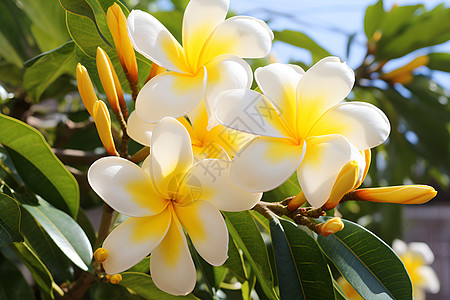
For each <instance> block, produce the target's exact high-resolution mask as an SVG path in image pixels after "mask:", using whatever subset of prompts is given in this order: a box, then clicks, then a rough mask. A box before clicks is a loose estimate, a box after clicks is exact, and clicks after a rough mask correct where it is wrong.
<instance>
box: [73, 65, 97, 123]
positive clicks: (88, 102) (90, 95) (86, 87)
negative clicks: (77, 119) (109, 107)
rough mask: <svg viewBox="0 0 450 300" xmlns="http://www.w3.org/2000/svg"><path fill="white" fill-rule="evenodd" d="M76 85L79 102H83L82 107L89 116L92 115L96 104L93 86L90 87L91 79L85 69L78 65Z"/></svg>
mask: <svg viewBox="0 0 450 300" xmlns="http://www.w3.org/2000/svg"><path fill="white" fill-rule="evenodd" d="M77 84H78V91H79V92H80V96H81V100H83V103H84V106H86V109H87V111H88V112H89V114H90V115H91V116H94V115H93V107H94V104H95V102H97V100H98V99H97V95H96V94H95V90H94V86H93V85H92V82H91V78H90V77H89V73H88V71H87V70H86V68H85V67H84V66H83V65H81V64H78V65H77Z"/></svg>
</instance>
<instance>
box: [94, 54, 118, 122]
mask: <svg viewBox="0 0 450 300" xmlns="http://www.w3.org/2000/svg"><path fill="white" fill-rule="evenodd" d="M97 70H98V75H99V76H100V81H101V82H102V85H103V89H104V90H105V93H106V97H108V101H109V104H110V105H111V108H112V110H113V111H114V113H115V114H116V115H117V114H119V112H120V106H119V98H118V93H117V88H116V84H118V85H119V86H118V88H119V89H120V92H121V93H122V88H121V87H120V82H119V79H116V78H117V75H116V72H115V71H114V68H113V67H112V64H111V62H110V60H109V57H108V55H107V54H106V52H105V51H104V50H103V49H102V48H100V47H98V48H97ZM114 77H116V78H114ZM115 79H116V80H115ZM116 81H117V82H116ZM122 97H123V96H122Z"/></svg>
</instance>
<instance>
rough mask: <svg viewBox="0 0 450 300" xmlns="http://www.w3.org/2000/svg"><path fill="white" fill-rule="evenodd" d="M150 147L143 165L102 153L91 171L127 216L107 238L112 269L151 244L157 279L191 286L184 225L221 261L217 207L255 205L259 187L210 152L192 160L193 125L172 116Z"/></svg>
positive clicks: (165, 284)
mask: <svg viewBox="0 0 450 300" xmlns="http://www.w3.org/2000/svg"><path fill="white" fill-rule="evenodd" d="M150 149H151V153H150V156H149V157H148V158H147V159H146V160H145V161H144V163H143V165H142V167H139V166H137V165H135V164H133V163H132V162H130V161H128V160H125V159H123V158H119V157H107V158H102V159H99V160H97V161H96V162H95V163H94V164H93V165H92V166H91V167H90V169H89V171H88V180H89V183H90V185H91V186H92V188H93V190H94V191H95V192H96V193H97V194H98V195H100V197H101V198H102V199H103V200H104V201H105V202H106V203H108V204H109V205H110V206H111V207H112V208H114V209H115V210H117V211H118V212H120V213H122V214H124V215H127V216H129V218H128V219H127V220H126V221H124V222H123V223H121V224H120V225H119V226H118V227H117V228H115V229H114V230H113V231H112V232H111V233H110V234H109V236H108V237H107V238H106V240H105V241H104V243H103V248H104V249H106V250H108V252H109V255H108V258H107V259H106V260H105V261H104V262H103V266H104V269H105V271H106V272H107V274H117V273H120V272H122V271H125V270H127V269H128V268H130V267H132V266H134V265H135V264H137V263H138V262H140V261H141V260H142V259H143V258H145V257H146V256H147V255H148V254H149V253H150V252H151V257H150V272H151V275H152V279H153V281H154V282H155V284H156V285H157V286H158V287H159V288H160V289H161V290H163V291H165V292H168V293H171V294H174V295H185V294H188V293H190V292H191V291H192V290H193V288H194V286H195V282H196V272H195V267H194V263H193V261H192V258H191V255H190V253H189V249H188V244H187V240H186V237H185V235H184V231H186V232H187V234H188V235H189V237H190V239H191V240H192V243H193V245H194V247H195V248H196V250H197V251H198V253H199V254H200V255H201V256H202V257H203V258H204V259H205V260H206V261H207V262H209V263H210V264H212V265H215V266H218V265H221V264H223V263H224V262H225V260H226V259H227V249H228V232H227V228H226V225H225V222H224V220H223V217H222V215H221V214H220V211H219V210H224V211H242V210H247V209H250V208H251V207H253V206H254V205H255V204H256V203H257V202H258V201H259V200H260V198H261V196H262V194H261V193H251V192H248V191H245V190H243V189H241V188H240V187H238V186H237V185H235V184H234V183H233V182H232V180H231V177H230V175H229V166H230V162H227V161H223V160H217V159H205V160H202V161H200V162H197V163H195V164H193V153H192V147H191V140H190V138H189V134H188V132H187V130H186V129H185V128H184V127H183V126H182V125H181V124H180V123H179V122H178V121H177V120H175V119H174V118H170V117H167V118H163V119H162V120H161V121H160V122H159V123H157V124H156V125H155V128H154V130H153V133H152V139H151V147H150Z"/></svg>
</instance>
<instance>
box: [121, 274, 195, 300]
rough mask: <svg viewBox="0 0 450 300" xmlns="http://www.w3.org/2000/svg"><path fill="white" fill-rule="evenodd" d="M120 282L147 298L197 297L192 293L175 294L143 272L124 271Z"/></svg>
mask: <svg viewBox="0 0 450 300" xmlns="http://www.w3.org/2000/svg"><path fill="white" fill-rule="evenodd" d="M120 284H121V285H123V286H125V287H127V288H129V289H130V290H132V291H134V292H135V293H136V294H138V295H140V296H142V297H144V298H145V299H158V300H175V299H197V298H196V297H194V296H193V295H192V294H190V295H187V296H173V295H170V294H167V293H165V292H163V291H161V290H160V289H158V288H157V287H156V285H155V284H154V283H153V280H152V277H151V276H150V275H147V274H143V273H135V272H125V273H122V280H121V281H120Z"/></svg>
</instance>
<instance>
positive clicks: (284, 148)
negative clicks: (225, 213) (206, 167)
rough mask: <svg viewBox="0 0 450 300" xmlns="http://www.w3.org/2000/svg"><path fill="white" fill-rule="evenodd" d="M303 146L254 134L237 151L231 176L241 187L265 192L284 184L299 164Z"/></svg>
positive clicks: (232, 164) (303, 149)
mask: <svg viewBox="0 0 450 300" xmlns="http://www.w3.org/2000/svg"><path fill="white" fill-rule="evenodd" d="M304 151H305V147H304V145H303V144H302V145H296V144H294V143H293V142H292V141H291V140H289V139H280V138H267V137H256V138H255V139H253V140H251V141H250V142H249V143H248V144H247V145H245V146H244V148H242V149H241V151H239V152H238V154H236V156H235V157H234V159H233V161H232V163H231V178H232V179H233V181H234V182H236V184H238V185H239V186H241V187H242V188H244V189H246V190H248V191H252V192H265V191H269V190H272V189H274V188H276V187H278V186H279V185H281V184H283V183H284V182H285V181H286V180H288V179H289V177H291V175H292V174H293V173H294V172H295V170H296V169H297V168H298V166H299V165H300V162H301V161H302V158H303V155H304Z"/></svg>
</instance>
